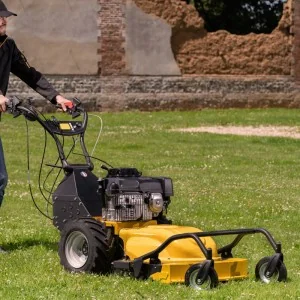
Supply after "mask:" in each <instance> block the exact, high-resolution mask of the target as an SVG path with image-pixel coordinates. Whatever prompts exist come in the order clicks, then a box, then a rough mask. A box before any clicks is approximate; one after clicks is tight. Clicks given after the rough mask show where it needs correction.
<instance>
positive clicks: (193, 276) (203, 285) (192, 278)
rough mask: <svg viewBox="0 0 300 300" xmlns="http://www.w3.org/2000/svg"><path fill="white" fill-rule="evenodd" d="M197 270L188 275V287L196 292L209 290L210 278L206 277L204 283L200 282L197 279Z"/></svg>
mask: <svg viewBox="0 0 300 300" xmlns="http://www.w3.org/2000/svg"><path fill="white" fill-rule="evenodd" d="M198 273H199V269H197V270H195V271H193V272H192V273H191V275H190V286H191V287H192V288H194V289H196V290H210V289H211V278H210V276H209V275H208V276H207V278H206V280H205V281H204V282H202V283H201V282H200V279H197V276H198Z"/></svg>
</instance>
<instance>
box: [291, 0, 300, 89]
mask: <svg viewBox="0 0 300 300" xmlns="http://www.w3.org/2000/svg"><path fill="white" fill-rule="evenodd" d="M292 10H293V26H292V33H293V36H294V40H293V62H292V66H293V67H292V75H293V77H294V79H295V82H296V84H297V85H300V1H299V0H295V1H293V8H292Z"/></svg>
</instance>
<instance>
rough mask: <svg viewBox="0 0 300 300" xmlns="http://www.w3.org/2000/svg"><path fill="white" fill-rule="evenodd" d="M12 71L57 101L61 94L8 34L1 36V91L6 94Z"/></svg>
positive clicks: (37, 90)
mask: <svg viewBox="0 0 300 300" xmlns="http://www.w3.org/2000/svg"><path fill="white" fill-rule="evenodd" d="M10 72H12V73H13V74H15V75H16V76H18V77H19V78H20V79H21V80H22V81H24V82H25V83H26V84H28V85H29V86H30V87H31V88H32V89H34V90H35V91H36V92H37V93H39V94H40V95H42V96H43V97H45V98H46V99H48V100H49V101H51V102H52V103H54V104H55V103H56V100H55V97H56V96H57V95H58V94H59V93H58V92H57V91H56V90H55V89H54V88H53V86H52V85H51V84H50V83H49V82H48V81H47V79H46V78H45V77H44V76H43V75H42V74H41V73H40V72H38V71H37V70H36V69H34V68H32V67H31V66H30V65H29V64H28V62H27V60H26V58H25V56H24V55H23V53H22V52H21V51H20V50H19V49H18V48H17V46H16V44H15V41H14V40H13V39H11V38H9V37H8V36H6V35H4V36H0V93H2V95H4V96H5V94H6V91H7V86H8V81H9V74H10Z"/></svg>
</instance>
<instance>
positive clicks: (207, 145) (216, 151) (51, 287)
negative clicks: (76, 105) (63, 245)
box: [0, 109, 300, 300]
mask: <svg viewBox="0 0 300 300" xmlns="http://www.w3.org/2000/svg"><path fill="white" fill-rule="evenodd" d="M299 114H300V111H299V110H284V109H275V110H274V109H270V110H237V109H233V110H202V111H198V112H197V111H193V112H155V113H137V112H127V113H114V114H111V113H104V114H101V117H102V119H103V121H104V128H103V134H102V136H101V138H100V144H99V145H98V147H97V149H96V151H95V153H94V155H95V156H97V157H101V158H102V159H104V160H106V161H108V162H110V163H111V164H112V165H114V166H115V167H118V166H124V167H126V166H128V167H133V166H134V167H137V168H138V169H140V170H141V171H143V174H144V175H149V176H150V175H151V176H169V177H171V178H173V183H174V192H175V195H174V197H172V202H171V205H170V208H169V217H170V218H171V219H173V222H174V223H175V224H181V225H191V226H196V227H198V228H201V229H203V230H217V229H233V228H241V227H264V228H266V229H268V230H269V231H270V232H271V233H272V234H273V236H274V238H275V239H276V240H277V241H281V242H282V250H283V253H284V261H285V264H286V266H287V270H288V278H289V279H288V282H286V283H272V284H270V285H264V284H262V283H259V282H256V281H255V278H254V268H255V264H256V263H257V262H258V261H259V259H261V258H262V257H263V256H266V255H270V254H272V249H270V247H269V246H268V244H267V243H266V242H265V240H264V239H263V238H261V237H259V236H249V237H246V238H245V239H243V241H242V242H241V243H240V244H239V246H238V247H236V248H235V251H234V253H233V254H234V256H235V257H245V258H248V259H249V279H246V280H243V281H235V282H230V283H226V284H220V286H219V287H218V288H217V289H215V290H211V291H203V292H197V291H194V290H191V289H189V288H186V287H185V286H184V285H176V284H173V285H164V284H161V283H159V282H152V281H151V280H147V281H137V280H133V279H130V278H128V277H121V276H116V275H110V276H98V275H90V274H70V273H68V272H66V271H64V270H63V268H62V267H61V265H60V263H59V257H58V254H57V248H58V247H57V243H58V240H59V233H58V232H57V230H56V229H55V228H54V227H53V225H52V223H51V221H49V220H48V219H46V218H44V217H43V216H41V215H40V214H39V213H38V212H37V211H36V209H35V208H34V206H33V204H32V201H31V198H30V194H29V192H28V185H27V164H26V137H25V135H26V130H25V127H24V119H22V118H21V117H20V118H17V119H13V118H12V117H11V116H8V115H7V114H4V115H3V120H2V122H1V128H0V130H1V137H2V140H3V143H4V148H5V150H6V152H5V153H6V159H7V167H8V172H9V185H8V188H7V191H6V198H5V200H4V203H3V206H2V207H1V210H0V245H2V246H3V247H4V248H6V249H7V250H9V252H8V253H7V254H0V281H1V285H0V298H1V299H18V300H19V299H20V300H22V299H26V300H31V299H55V300H56V299H62V300H63V299H89V300H95V299H99V300H102V299H111V300H115V299H120V298H121V299H124V300H125V299H128V300H132V299H136V300H139V299H150V300H151V299H153V300H154V299H162V300H164V299H170V300H174V299H175V300H176V299H188V300H190V299H202V298H203V299H216V300H219V299H236V300H238V299H249V300H250V299H256V300H260V299H261V300H265V299H299V298H300V291H299V286H300V272H299V261H300V239H299V199H300V189H299V186H300V179H299V173H300V157H299V147H300V141H299V140H295V139H290V138H272V137H247V136H234V135H217V134H208V133H182V132H177V131H173V129H178V128H186V127H197V126H201V125H237V126H243V125H247V126H249V125H253V126H260V125H277V126H278V125H285V126H298V128H300V118H299ZM61 117H62V115H56V118H57V119H60V118H61ZM29 125H30V128H29V132H30V141H31V143H30V145H31V147H30V149H31V151H30V155H31V158H32V160H31V168H32V172H31V180H32V183H33V192H34V195H35V196H36V199H37V200H38V201H39V204H40V205H41V207H42V208H44V207H45V204H44V202H42V201H40V199H41V197H40V196H39V192H38V189H37V186H36V184H35V183H36V179H37V177H38V174H37V170H38V168H39V162H40V157H41V152H42V149H43V142H42V141H43V131H41V129H40V127H39V125H38V124H37V123H36V122H30V123H29ZM98 130H99V122H98V121H97V119H96V118H93V117H92V116H91V117H90V126H89V130H88V133H87V137H86V142H87V146H88V148H89V149H92V148H93V145H94V141H95V140H96V138H97V136H98ZM295 130H296V129H295ZM12 136H13V138H12ZM50 150H51V151H50V153H48V154H50V156H51V159H50V160H47V162H49V163H51V162H52V163H53V162H54V161H55V157H56V156H57V153H56V149H55V147H53V148H50ZM94 162H95V166H96V168H95V174H97V175H99V176H103V175H104V174H105V172H104V171H103V170H101V169H100V163H98V162H96V161H94ZM45 168H46V169H47V167H45ZM101 172H104V173H101ZM43 205H44V206H43ZM224 239H225V240H227V238H225V237H224ZM217 242H218V243H220V242H223V238H218V239H217Z"/></svg>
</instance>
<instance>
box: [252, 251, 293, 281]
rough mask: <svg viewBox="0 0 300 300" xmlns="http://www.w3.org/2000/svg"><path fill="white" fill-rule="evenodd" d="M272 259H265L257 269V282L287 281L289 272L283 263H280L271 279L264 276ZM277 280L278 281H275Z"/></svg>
mask: <svg viewBox="0 0 300 300" xmlns="http://www.w3.org/2000/svg"><path fill="white" fill-rule="evenodd" d="M270 259H271V257H268V256H266V257H263V258H262V259H261V260H260V261H259V262H258V263H257V265H256V267H255V276H256V279H257V280H260V281H262V282H264V283H270V282H271V281H286V279H287V270H286V266H285V264H284V263H283V262H282V261H279V265H278V266H277V267H276V271H275V273H274V274H273V276H272V277H271V279H268V278H267V277H265V276H264V275H263V273H264V269H265V268H266V267H267V265H268V263H269V261H270ZM275 278H276V279H275Z"/></svg>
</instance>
